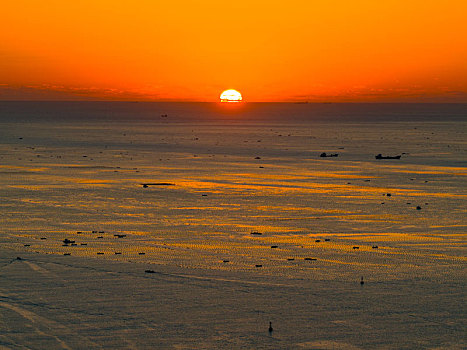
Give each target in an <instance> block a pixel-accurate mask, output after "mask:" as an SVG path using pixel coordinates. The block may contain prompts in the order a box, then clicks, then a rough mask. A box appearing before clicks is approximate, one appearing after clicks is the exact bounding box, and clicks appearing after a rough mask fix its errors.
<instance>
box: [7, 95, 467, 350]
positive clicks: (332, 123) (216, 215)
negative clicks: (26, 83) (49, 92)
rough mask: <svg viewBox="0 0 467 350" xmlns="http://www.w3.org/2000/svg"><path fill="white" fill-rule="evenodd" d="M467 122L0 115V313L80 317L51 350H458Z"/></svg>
mask: <svg viewBox="0 0 467 350" xmlns="http://www.w3.org/2000/svg"><path fill="white" fill-rule="evenodd" d="M466 114H467V107H466V105H439V104H436V105H402V104H401V105H384V104H375V105H371V104H369V105H362V104H235V106H231V105H221V104H191V103H172V104H171V103H122V102H120V103H112V102H101V103H96V102H86V103H84V102H70V103H65V102H60V103H52V102H49V103H45V102H42V103H32V102H29V103H20V102H1V103H0V140H1V144H0V194H1V198H2V201H1V203H0V208H1V213H2V219H1V220H2V221H1V222H2V226H1V236H0V241H1V246H2V248H1V249H2V252H3V253H2V265H4V267H3V268H1V269H0V275H1V276H2V279H3V280H4V281H8V283H2V284H1V285H0V293H3V294H0V296H1V295H3V298H4V299H3V301H0V307H2V305H3V311H5V310H6V311H8V312H9V313H13V314H15V315H16V316H15V317H18V318H21V317H22V318H23V319H25V320H26V321H27V320H29V322H33V321H34V320H35V317H43V318H44V319H47V320H48V321H47V322H51V325H50V327H49V328H54V327H53V325H52V323H53V322H56V323H57V324H59V323H63V322H64V321H63V320H62V319H61V317H62V316H60V315H59V313H57V312H56V311H53V310H52V311H51V309H50V307H51V305H52V306H53V307H56V308H59V309H61V308H65V310H66V312H65V315H67V316H69V317H71V318H73V317H76V318H77V319H79V320H80V323H82V324H83V326H82V327H81V328H80V331H79V332H80V333H79V334H78V335H76V334H74V335H71V334H68V333H67V331H63V332H64V333H60V334H57V333H56V332H57V331H55V333H53V332H52V331H48V332H46V331H45V330H44V329H42V330H40V331H41V332H43V333H45V334H46V335H47V336H49V338H47V337H46V338H47V339H46V340H43V341H44V342H45V343H44V344H47V346H50V347H51V348H54V347H57V348H60V346H63V344H61V343H60V342H58V341H57V340H56V339H61V340H62V341H64V342H65V343H67V342H68V345H67V346H69V347H71V348H75V347H80V346H82V347H83V346H84V347H86V346H91V345H92V344H95V345H97V346H104V347H109V346H112V347H114V346H117V347H118V346H120V347H131V346H134V347H135V348H150V347H151V346H153V345H154V344H156V345H158V346H159V347H160V348H197V347H199V348H219V347H222V346H226V347H230V348H242V347H244V348H256V349H259V348H265V349H277V348H283V349H286V348H303V349H332V348H343V349H344V348H347V349H351V348H375V347H378V348H462V347H463V346H465V342H464V339H463V336H462V334H463V333H464V332H465V326H464V325H465V312H463V307H461V305H462V304H463V303H464V300H465V296H466V295H465V292H464V290H465V273H466V269H465V266H466V265H465V263H466V235H465V231H466V222H465V211H466V210H465V207H466V206H465V199H466V195H467V193H466V190H465V189H466V176H467V167H466V165H467V162H466V160H467V158H466V142H465V130H466V129H465V126H466ZM323 152H326V153H327V154H338V156H336V157H320V154H321V153H323ZM380 153H381V154H383V155H385V156H386V155H388V156H395V155H401V158H400V159H375V155H377V154H380ZM65 239H66V240H68V241H65V242H64V240H65ZM8 252H11V254H10V255H9V254H8ZM18 254H19V255H21V254H23V255H24V257H26V258H25V259H24V260H18V261H14V260H13V262H11V261H12V259H14V258H15V257H16V256H17V255H18ZM64 254H66V255H64ZM21 267H23V268H27V272H25V270H22V269H21ZM145 270H147V271H153V272H154V273H145V272H144V271H145ZM71 271H73V272H71ZM25 274H26V276H28V274H30V275H31V276H30V277H28V278H26V281H27V282H25V280H23V279H18V276H19V275H23V276H25ZM38 274H39V275H40V276H42V280H41V281H36V279H34V277H33V276H36V275H38ZM44 276H45V277H44ZM64 276H66V278H65V280H66V281H65V280H63V278H64ZM72 276H73V277H72ZM362 276H363V277H364V284H362V285H361V284H360V279H361V277H362ZM117 277H118V278H117ZM44 278H45V279H46V280H45V281H44ZM47 279H48V280H47ZM92 279H94V280H99V281H100V282H99V283H101V284H100V285H99V286H100V287H99V288H98V287H97V286H96V285H94V286H93V285H90V283H91V282H90V281H91V280H92ZM47 281H48V282H47ZM67 281H68V284H67ZM84 281H87V282H86V283H87V284H86V283H85V282H84ZM36 283H37V284H39V285H40V286H41V287H40V289H41V290H42V294H41V295H39V294H35V293H33V292H32V291H28V289H29V288H30V284H36ZM23 284H25V285H23ZM52 285H56V286H60V287H59V289H62V292H63V293H58V294H57V293H56V290H55V292H53V293H52V292H51V291H50V289H49V288H50V286H52ZM72 285H74V287H73V288H72V287H71V286H72ZM47 286H49V287H47ZM156 286H159V287H160V289H157V288H156ZM161 286H163V287H161ZM187 289H188V290H187ZM93 290H94V292H96V291H98V292H97V294H95V293H93V292H92V291H93ZM28 293H29V294H28ZM50 293H52V294H54V297H51V296H50V295H49V294H50ZM76 293H80V295H83V297H82V298H80V300H76V299H75V298H74V296H75V295H76ZM115 293H117V295H115ZM105 294H109V296H108V297H107V296H105ZM135 295H136V296H135ZM41 298H42V299H41ZM68 298H70V300H71V298H72V299H73V300H74V301H73V303H72V304H71V305H72V306H70V304H69V303H70V301H69V300H68ZM154 298H156V299H157V300H158V302H156V304H157V307H156V306H155V305H154ZM33 299H34V300H35V299H37V300H35V301H34V302H33V301H31V300H33ZM44 299H45V300H47V302H46V303H50V305H48V308H45V307H44V306H43V307H41V306H40V303H38V300H42V302H44ZM110 299H112V300H113V301H111V302H110V304H107V303H108V302H109V300H110ZM130 299H131V302H130V301H129V300H130ZM12 300H14V301H12ZM21 300H23V301H24V300H28V301H29V302H30V304H27V303H26V304H25V303H23V304H21ZM118 304H120V308H117V307H116V305H118ZM89 305H97V306H98V307H99V309H100V310H101V311H99V312H100V315H101V317H102V319H104V320H107V321H108V322H110V324H109V329H108V330H107V332H109V334H114V333H115V334H116V332H118V331H119V330H121V329H125V332H124V333H123V335H122V334H121V332H120V333H119V336H118V337H117V338H112V337H110V338H112V339H110V338H109V339H107V338H106V339H105V340H103V334H102V332H98V331H95V332H97V333H93V332H94V331H93V329H95V328H96V327H97V326H96V324H95V321H94V317H95V315H94V313H93V312H94V311H95V310H94V311H91V310H92V307H91V308H90V307H89ZM154 308H155V309H154ZM165 308H166V310H165ZM156 310H157V311H156ZM28 312H30V314H28ZM31 313H33V314H31ZM34 315H36V316H34ZM73 315H74V316H73ZM10 316H11V315H10ZM115 316H117V317H115ZM138 318H141V319H140V320H139V321H138ZM31 320H33V321H31ZM118 320H120V321H118ZM269 321H272V322H273V326H274V332H273V333H272V334H271V335H268V334H267V333H268V332H267V329H268V324H269ZM21 322H22V321H21V320H20V319H18V320H17V323H13V324H14V325H15V326H11V327H13V328H11V329H10V332H8V331H7V332H6V333H5V332H4V334H7V335H4V336H2V337H3V338H2V337H0V344H1V345H5V346H11V347H12V348H15V346H13V345H14V344H16V343H17V344H21V341H20V340H18V339H15V335H14V333H15V332H21V329H23V326H22V323H21ZM34 322H36V321H34ZM34 322H33V323H34ZM37 322H39V321H37ZM65 326H66V324H65ZM0 327H1V326H0ZM4 327H5V326H4ZM15 327H16V328H15ZM177 327H178V328H177ZM0 329H1V328H0ZM151 329H152V331H151ZM4 330H5V329H4ZM49 333H50V334H49ZM38 334H39V333H38ZM200 337H202V338H203V342H201V343H199V340H197V339H199V338H200ZM34 339H35V338H34ZM44 339H45V338H44ZM86 342H88V343H86ZM12 344H13V345H12ZM23 344H25V343H23ZM31 344H35V342H34V341H33V340H31ZM31 344H29V345H27V344H26V346H29V347H32V348H41V347H40V346H39V347H34V346H31ZM60 344H61V345H60ZM90 344H91V345H90ZM125 344H126V345H125ZM128 344H130V345H131V344H133V345H131V346H130V345H128ZM18 348H20V347H18Z"/></svg>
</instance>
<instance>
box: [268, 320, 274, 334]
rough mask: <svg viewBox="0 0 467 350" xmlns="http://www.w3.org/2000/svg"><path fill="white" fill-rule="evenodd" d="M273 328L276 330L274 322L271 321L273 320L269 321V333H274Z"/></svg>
mask: <svg viewBox="0 0 467 350" xmlns="http://www.w3.org/2000/svg"><path fill="white" fill-rule="evenodd" d="M273 330H274V329H272V323H271V321H269V329H268V331H269V334H272V331H273Z"/></svg>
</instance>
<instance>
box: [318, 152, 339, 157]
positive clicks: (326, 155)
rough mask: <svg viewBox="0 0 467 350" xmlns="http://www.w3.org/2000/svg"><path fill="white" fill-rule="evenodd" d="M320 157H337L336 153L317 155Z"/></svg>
mask: <svg viewBox="0 0 467 350" xmlns="http://www.w3.org/2000/svg"><path fill="white" fill-rule="evenodd" d="M319 156H320V157H323V158H327V157H339V154H338V153H331V154H326V152H323V153H321V154H320V155H319Z"/></svg>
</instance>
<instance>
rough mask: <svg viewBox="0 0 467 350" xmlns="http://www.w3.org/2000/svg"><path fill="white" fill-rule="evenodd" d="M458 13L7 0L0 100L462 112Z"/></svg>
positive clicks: (464, 84) (455, 4)
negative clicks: (439, 105)
mask: <svg viewBox="0 0 467 350" xmlns="http://www.w3.org/2000/svg"><path fill="white" fill-rule="evenodd" d="M466 15H467V2H466V1H465V0H462V1H452V0H446V1H438V0H437V1H432V0H411V1H407V0H404V1H399V0H393V1H391V0H387V1H370V0H368V1H363V0H353V1H347V0H341V1H336V0H334V1H333V0H329V1H318V0H290V1H271V0H255V1H251V0H236V1H226V2H222V1H212V0H203V1H199V0H196V1H195V0H178V1H177V0H174V1H159V0H146V1H144V0H141V1H136V2H130V1H119V0H112V1H110V0H100V1H95V0H92V1H89V0H80V1H63V0H60V1H55V0H43V1H36V0H15V1H5V2H3V3H2V10H1V11H0V23H1V24H0V100H11V99H15V100H28V99H33V100H37V99H39V100H40V99H44V100H56V99H58V100H70V99H85V100H149V101H151V100H154V101H158V100H162V101H218V99H219V94H220V93H221V92H222V91H223V90H226V89H230V88H233V89H236V90H238V91H240V92H241V94H242V95H243V98H244V100H245V101H310V102H314V101H316V102H328V101H330V102H467V22H466V20H465V18H466Z"/></svg>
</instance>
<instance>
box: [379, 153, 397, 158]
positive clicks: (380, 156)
mask: <svg viewBox="0 0 467 350" xmlns="http://www.w3.org/2000/svg"><path fill="white" fill-rule="evenodd" d="M375 158H376V159H401V156H400V155H398V156H383V155H382V154H381V153H380V154H378V155H376V156H375Z"/></svg>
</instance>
